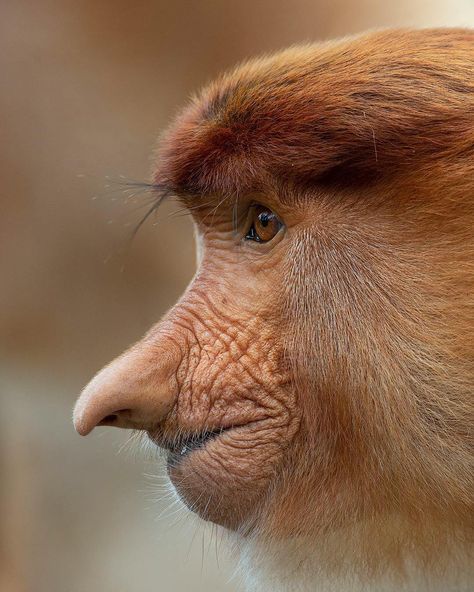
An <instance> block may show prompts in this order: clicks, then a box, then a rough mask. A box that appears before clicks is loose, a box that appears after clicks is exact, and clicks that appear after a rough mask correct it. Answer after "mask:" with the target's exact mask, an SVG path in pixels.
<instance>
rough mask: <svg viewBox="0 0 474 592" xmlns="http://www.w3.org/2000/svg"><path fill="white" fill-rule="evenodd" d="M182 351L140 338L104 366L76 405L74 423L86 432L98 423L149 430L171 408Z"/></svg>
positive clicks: (83, 433)
mask: <svg viewBox="0 0 474 592" xmlns="http://www.w3.org/2000/svg"><path fill="white" fill-rule="evenodd" d="M178 355H179V352H178V351H177V348H176V347H173V344H169V346H168V347H166V348H161V347H160V348H157V347H153V346H152V345H151V344H150V343H148V344H147V343H146V342H145V343H144V342H140V343H138V344H137V345H136V346H134V347H133V348H132V349H130V350H128V351H126V352H125V353H124V354H122V355H121V356H120V357H118V358H117V359H115V360H114V361H113V362H111V363H110V364H109V365H108V366H106V367H105V368H103V369H102V370H101V371H100V372H99V373H98V374H97V375H96V376H95V377H94V378H93V379H92V380H91V381H90V382H89V384H88V385H87V386H86V387H85V389H84V390H83V391H82V393H81V395H80V397H79V399H78V400H77V403H76V406H75V408H74V427H75V428H76V431H77V432H78V433H79V434H80V435H81V436H86V435H87V434H88V433H89V432H91V431H92V430H93V429H94V428H95V427H96V426H115V427H119V428H133V429H143V430H148V429H152V428H153V427H155V426H156V425H157V424H158V423H160V422H161V421H162V420H163V419H164V418H165V417H166V415H167V414H168V413H169V412H170V410H171V408H172V406H173V403H174V401H175V399H176V396H177V384H176V378H175V376H176V369H177V367H178V365H179V359H178Z"/></svg>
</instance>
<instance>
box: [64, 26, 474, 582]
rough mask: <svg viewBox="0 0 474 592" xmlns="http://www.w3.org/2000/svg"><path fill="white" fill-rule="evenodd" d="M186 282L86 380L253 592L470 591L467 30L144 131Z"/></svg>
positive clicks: (81, 405)
mask: <svg viewBox="0 0 474 592" xmlns="http://www.w3.org/2000/svg"><path fill="white" fill-rule="evenodd" d="M153 186H154V188H155V190H156V204H155V206H156V207H157V206H158V204H159V203H160V201H162V200H163V199H166V197H167V196H174V197H177V198H178V199H179V200H180V201H181V202H182V203H183V204H184V205H185V206H186V207H187V208H189V210H190V211H191V212H192V216H193V220H194V223H195V229H196V240H197V243H198V250H199V253H200V261H199V267H198V270H197V273H196V275H195V277H194V279H193V280H192V282H191V284H190V286H189V287H188V289H187V290H186V292H185V293H184V295H183V296H182V298H181V299H180V300H179V302H178V303H177V304H176V305H175V306H174V307H173V308H172V309H171V310H170V311H169V312H168V313H167V314H166V315H165V316H164V317H163V319H162V320H161V321H160V322H159V323H158V324H157V325H155V326H154V327H152V329H151V330H150V331H149V332H148V333H147V334H146V335H145V336H144V337H143V339H142V340H141V341H139V342H138V343H136V344H135V345H134V346H132V347H131V348H130V349H129V350H127V351H126V352H125V353H123V354H122V355H121V356H120V357H119V358H117V359H116V360H114V361H113V362H112V363H111V364H110V365H108V366H107V367H106V368H105V369H103V370H102V371H101V372H100V373H99V374H98V375H97V376H96V377H95V378H94V379H93V380H92V381H91V382H90V384H89V385H88V386H87V387H86V388H85V390H84V391H83V393H82V395H81V397H80V399H79V401H78V403H77V405H76V409H75V425H76V429H77V430H78V432H79V433H80V434H83V435H85V434H87V433H89V432H90V431H91V430H92V429H93V428H94V427H95V426H101V425H110V426H118V427H125V428H132V429H139V430H145V431H146V432H147V433H148V436H149V438H150V439H151V441H152V442H153V443H155V444H156V445H157V446H159V447H161V448H164V449H165V450H167V451H168V460H167V470H168V474H169V477H170V479H171V481H172V483H173V484H174V486H175V488H176V490H177V492H178V494H179V496H180V497H181V499H182V500H183V502H184V503H185V504H186V505H187V506H188V507H189V508H190V509H191V510H192V511H194V512H195V513H197V514H198V515H199V516H201V517H202V518H204V519H205V520H209V521H212V522H215V523H217V524H219V525H221V526H223V527H224V528H226V529H228V530H229V531H231V532H232V533H234V536H235V538H236V539H238V541H239V545H240V549H241V562H242V565H243V566H244V569H242V572H243V574H244V575H243V579H244V580H245V584H246V587H247V590H249V591H251V590H255V591H259V592H260V591H275V592H277V591H293V590H295V591H297V590H298V591H299V590H302V591H313V590H315V591H324V592H326V591H332V590H334V591H343V590H350V591H355V592H357V591H362V590H364V591H368V590H373V591H377V592H380V591H392V590H393V591H395V590H397V591H398V590H406V591H410V592H420V591H426V592H427V591H430V592H432V591H439V592H441V591H443V592H468V590H472V589H473V588H474V567H473V563H472V561H473V558H472V550H473V545H472V542H473V540H472V533H473V516H474V514H473V491H474V489H473V485H474V483H473V481H474V479H473V419H474V413H473V411H474V405H473V398H472V390H473V389H472V387H473V349H474V348H473V328H474V321H473V314H472V312H473V287H474V286H473V228H474V32H473V31H470V30H463V29H437V30H419V31H411V30H397V31H381V32H373V33H369V34H365V35H362V36H359V37H356V38H350V39H343V40H338V41H334V42H325V43H318V44H312V45H305V46H299V47H292V48H290V49H288V50H285V51H282V52H280V53H276V54H274V55H270V56H266V57H262V58H259V59H255V60H253V61H249V62H246V63H244V64H243V65H241V66H239V67H237V68H236V69H235V70H234V71H232V72H230V73H228V74H226V75H223V76H222V77H221V78H219V79H218V80H217V81H216V82H214V83H212V84H210V85H209V86H208V87H206V88H205V89H204V90H203V91H201V93H199V94H198V95H197V96H196V97H195V98H193V99H192V101H191V102H190V104H189V105H187V106H186V107H185V109H184V110H183V111H182V113H181V114H180V115H179V116H178V117H177V118H176V120H175V121H174V122H173V124H172V125H171V126H170V128H169V129H168V130H167V131H166V132H165V133H164V134H163V136H162V138H161V140H160V143H159V147H158V150H157V153H156V166H155V170H154V174H153Z"/></svg>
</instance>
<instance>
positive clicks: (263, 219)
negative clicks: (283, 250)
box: [258, 212, 270, 227]
mask: <svg viewBox="0 0 474 592" xmlns="http://www.w3.org/2000/svg"><path fill="white" fill-rule="evenodd" d="M258 221H259V222H260V224H261V225H262V226H263V227H266V226H268V223H269V221H270V216H269V215H268V213H267V212H262V213H261V214H260V215H259V217H258Z"/></svg>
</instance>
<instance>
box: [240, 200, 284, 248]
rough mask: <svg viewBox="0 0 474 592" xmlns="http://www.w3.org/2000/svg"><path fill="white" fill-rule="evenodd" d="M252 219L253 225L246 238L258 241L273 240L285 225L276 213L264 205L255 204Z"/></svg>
mask: <svg viewBox="0 0 474 592" xmlns="http://www.w3.org/2000/svg"><path fill="white" fill-rule="evenodd" d="M250 220H251V225H250V228H249V230H248V232H247V234H246V235H245V238H246V239H247V240H253V241H255V242H257V243H267V242H268V241H271V240H272V238H273V237H274V236H275V235H276V234H277V233H278V231H279V230H280V228H281V227H282V226H283V224H282V223H281V222H280V220H279V219H278V218H277V216H276V214H274V213H273V212H272V211H271V210H269V209H268V208H265V207H264V206H258V205H257V206H253V207H252V210H251V216H250Z"/></svg>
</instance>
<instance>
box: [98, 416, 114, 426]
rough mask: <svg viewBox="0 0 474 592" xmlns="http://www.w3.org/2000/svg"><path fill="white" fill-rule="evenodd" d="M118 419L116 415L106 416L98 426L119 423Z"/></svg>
mask: <svg viewBox="0 0 474 592" xmlns="http://www.w3.org/2000/svg"><path fill="white" fill-rule="evenodd" d="M117 419H118V417H117V416H116V415H115V414H112V415H106V416H105V417H104V418H103V419H101V420H100V421H99V423H98V425H105V424H108V423H113V422H114V421H117Z"/></svg>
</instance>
